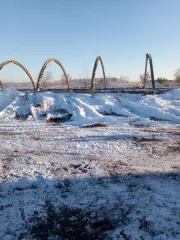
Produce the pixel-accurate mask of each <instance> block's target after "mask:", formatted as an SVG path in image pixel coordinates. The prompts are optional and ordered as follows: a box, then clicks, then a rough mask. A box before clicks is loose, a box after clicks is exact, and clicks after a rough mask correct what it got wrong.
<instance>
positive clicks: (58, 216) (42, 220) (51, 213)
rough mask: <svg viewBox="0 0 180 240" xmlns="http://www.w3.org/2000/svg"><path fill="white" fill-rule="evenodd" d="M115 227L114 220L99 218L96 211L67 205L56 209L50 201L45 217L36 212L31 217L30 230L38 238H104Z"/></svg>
mask: <svg viewBox="0 0 180 240" xmlns="http://www.w3.org/2000/svg"><path fill="white" fill-rule="evenodd" d="M114 228H115V224H114V223H113V222H111V221H110V220H109V219H106V218H104V219H99V220H98V218H97V215H96V213H94V212H86V211H83V210H80V209H71V208H67V207H64V208H63V209H60V210H55V208H54V207H53V205H52V204H51V202H50V201H46V203H45V217H40V216H38V214H37V213H34V215H33V216H32V217H31V219H30V232H31V234H32V235H33V237H35V239H38V240H48V239H50V238H53V239H64V240H65V239H72V240H77V239H78V240H84V239H86V240H94V239H97V240H103V239H106V235H107V233H108V231H110V230H113V229H114Z"/></svg>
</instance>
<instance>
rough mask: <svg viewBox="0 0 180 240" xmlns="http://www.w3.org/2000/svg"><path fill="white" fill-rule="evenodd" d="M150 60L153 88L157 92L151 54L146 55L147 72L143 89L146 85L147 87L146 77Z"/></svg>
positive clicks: (145, 72)
mask: <svg viewBox="0 0 180 240" xmlns="http://www.w3.org/2000/svg"><path fill="white" fill-rule="evenodd" d="M148 60H149V64H150V71H151V81H152V88H153V90H155V89H156V86H155V80H154V68H153V61H152V57H151V54H149V53H147V54H146V63H145V71H144V83H143V88H145V85H146V76H147V64H148Z"/></svg>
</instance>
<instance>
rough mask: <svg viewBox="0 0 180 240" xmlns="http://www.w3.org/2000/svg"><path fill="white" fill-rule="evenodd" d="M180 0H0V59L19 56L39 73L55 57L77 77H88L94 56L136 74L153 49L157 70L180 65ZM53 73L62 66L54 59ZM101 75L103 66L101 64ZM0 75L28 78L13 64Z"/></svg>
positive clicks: (115, 71)
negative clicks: (44, 64) (57, 64)
mask: <svg viewBox="0 0 180 240" xmlns="http://www.w3.org/2000/svg"><path fill="white" fill-rule="evenodd" d="M179 10H180V0H151V1H149V0H76V1H75V0H31V1H26V0H1V2H0V21H1V28H0V62H3V61H5V60H8V59H15V60H17V61H19V62H21V63H22V64H23V65H25V66H26V67H27V68H28V69H29V71H30V72H31V73H32V75H33V77H34V78H35V77H36V76H37V74H38V72H39V71H40V68H41V67H42V65H43V63H44V62H45V61H46V60H47V59H48V58H49V57H56V58H57V59H59V60H60V61H61V62H62V63H63V65H64V66H65V68H66V70H67V72H68V73H69V74H70V75H71V76H72V77H74V78H77V77H84V76H85V77H87V76H88V77H90V76H91V71H92V68H93V64H94V60H95V58H96V56H98V55H101V56H102V58H103V60H104V65H105V69H106V74H107V75H109V76H116V77H119V76H121V75H124V76H128V77H130V79H131V80H136V79H137V77H138V76H139V74H140V73H143V71H144V64H145V53H147V52H149V53H151V55H152V58H153V62H154V68H155V76H156V77H159V76H162V77H167V78H173V71H174V70H175V69H177V68H180V14H179ZM49 69H50V70H51V71H53V75H54V77H55V78H57V79H58V78H59V76H60V75H61V74H62V72H61V70H60V69H59V68H58V67H57V66H55V63H51V65H50V67H49ZM98 75H99V76H101V70H100V68H99V69H98ZM0 79H1V80H2V81H4V80H17V79H18V80H20V81H21V80H24V79H27V77H26V75H25V74H24V73H23V72H22V70H21V69H19V68H18V67H17V66H13V65H9V66H6V67H4V68H3V69H2V70H1V72H0Z"/></svg>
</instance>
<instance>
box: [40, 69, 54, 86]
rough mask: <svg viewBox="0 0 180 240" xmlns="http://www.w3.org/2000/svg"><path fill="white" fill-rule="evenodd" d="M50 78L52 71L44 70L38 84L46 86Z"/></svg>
mask: <svg viewBox="0 0 180 240" xmlns="http://www.w3.org/2000/svg"><path fill="white" fill-rule="evenodd" d="M52 79H53V76H52V72H51V71H47V72H45V73H44V74H43V76H42V78H41V83H40V86H41V87H42V88H44V87H46V86H47V85H48V83H51V82H52Z"/></svg>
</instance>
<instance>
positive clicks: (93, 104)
mask: <svg viewBox="0 0 180 240" xmlns="http://www.w3.org/2000/svg"><path fill="white" fill-rule="evenodd" d="M62 111H66V112H67V114H69V115H68V116H71V117H68V118H65V120H64V121H65V122H66V124H71V125H77V126H85V125H87V124H93V123H97V122H98V123H105V124H108V125H113V124H117V123H118V124H121V123H135V122H142V121H143V122H151V121H170V122H172V123H178V124H179V123H180V89H174V90H171V91H169V92H166V93H164V94H154V95H146V96H145V95H142V94H120V93H119V94H116V93H97V94H76V93H52V92H44V93H36V94H33V93H22V92H17V91H14V90H3V91H1V92H0V118H1V119H6V118H8V119H9V118H10V119H13V118H16V119H27V120H28V119H32V118H33V119H34V120H36V121H38V120H44V121H48V118H49V117H51V118H52V119H55V118H56V117H59V116H60V115H59V114H57V113H58V112H59V113H62ZM62 119H63V118H62Z"/></svg>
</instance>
